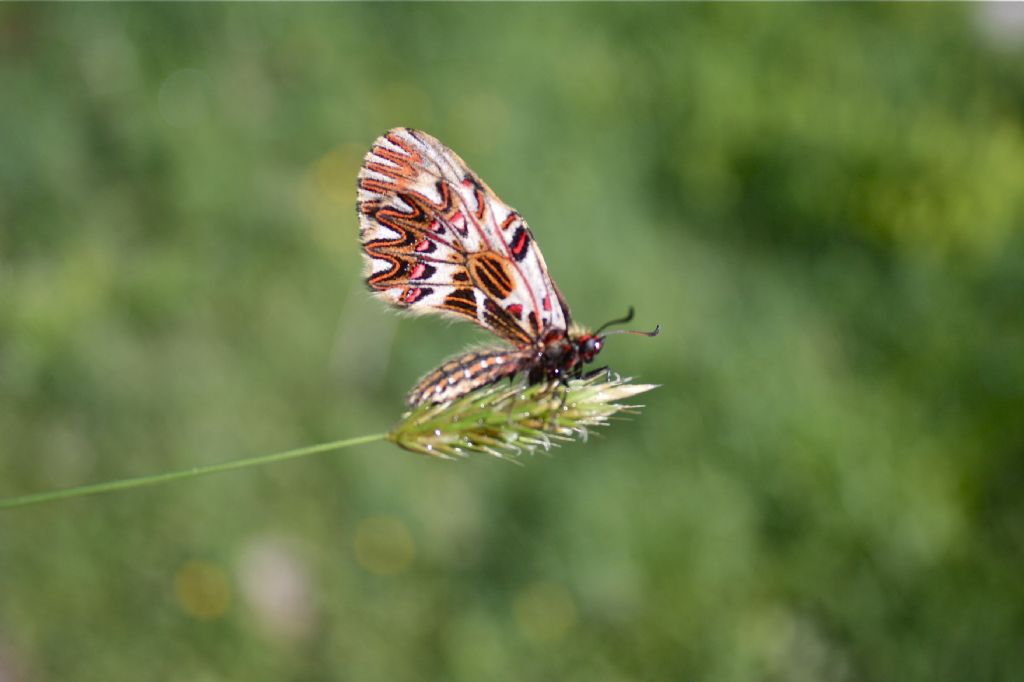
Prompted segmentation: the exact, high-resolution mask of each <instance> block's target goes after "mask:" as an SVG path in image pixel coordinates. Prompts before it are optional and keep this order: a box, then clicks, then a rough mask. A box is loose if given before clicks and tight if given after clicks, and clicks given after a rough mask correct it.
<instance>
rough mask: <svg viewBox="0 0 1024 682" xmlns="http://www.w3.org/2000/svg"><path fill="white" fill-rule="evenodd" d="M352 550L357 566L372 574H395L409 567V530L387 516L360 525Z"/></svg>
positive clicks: (412, 547)
mask: <svg viewBox="0 0 1024 682" xmlns="http://www.w3.org/2000/svg"><path fill="white" fill-rule="evenodd" d="M355 550H356V559H357V560H358V561H359V564H360V565H361V566H362V567H363V568H365V569H366V570H367V571H369V572H370V573H373V574H374V575H398V574H399V573H401V572H402V571H404V570H406V569H407V568H408V567H409V564H410V563H411V562H412V559H413V556H414V555H415V554H416V547H415V545H414V544H413V540H412V534H411V533H410V532H409V528H408V527H407V526H406V525H405V524H404V523H402V522H401V521H399V520H398V519H395V518H392V517H388V516H375V517H370V518H368V519H365V520H363V521H362V522H360V524H359V526H358V527H357V528H356V537H355Z"/></svg>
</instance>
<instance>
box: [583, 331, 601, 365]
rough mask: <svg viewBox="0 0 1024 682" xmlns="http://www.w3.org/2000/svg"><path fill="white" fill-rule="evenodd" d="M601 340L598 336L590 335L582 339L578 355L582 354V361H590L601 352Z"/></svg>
mask: <svg viewBox="0 0 1024 682" xmlns="http://www.w3.org/2000/svg"><path fill="white" fill-rule="evenodd" d="M603 343H604V342H603V341H602V339H601V338H600V337H598V336H591V337H589V338H587V339H585V340H584V341H583V343H582V344H581V345H580V355H581V356H583V361H584V362H590V361H591V360H593V359H594V356H595V355H597V354H598V353H600V352H601V346H602V345H603Z"/></svg>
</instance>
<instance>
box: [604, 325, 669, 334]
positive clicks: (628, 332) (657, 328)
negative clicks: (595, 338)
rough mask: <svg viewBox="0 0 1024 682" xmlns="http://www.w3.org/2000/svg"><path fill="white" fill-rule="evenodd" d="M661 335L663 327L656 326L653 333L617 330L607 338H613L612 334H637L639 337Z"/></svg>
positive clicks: (637, 330) (636, 330)
mask: <svg viewBox="0 0 1024 682" xmlns="http://www.w3.org/2000/svg"><path fill="white" fill-rule="evenodd" d="M660 333H661V325H660V324H659V325H655V327H654V330H653V331H649V332H642V331H640V330H639V329H616V330H615V331H613V332H608V333H607V334H605V336H611V335H612V334H636V335H637V336H657V335H658V334H660Z"/></svg>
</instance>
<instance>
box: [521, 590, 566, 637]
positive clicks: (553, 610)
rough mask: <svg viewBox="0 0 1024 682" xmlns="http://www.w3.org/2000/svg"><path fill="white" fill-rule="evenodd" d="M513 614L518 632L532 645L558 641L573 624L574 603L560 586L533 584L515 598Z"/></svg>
mask: <svg viewBox="0 0 1024 682" xmlns="http://www.w3.org/2000/svg"><path fill="white" fill-rule="evenodd" d="M512 613H513V615H514V616H515V619H516V625H518V626H519V630H520V632H522V633H523V635H524V636H525V637H526V638H528V639H532V640H533V641H535V642H553V641H557V640H560V639H561V638H562V637H564V636H565V635H566V633H568V632H569V630H571V629H572V627H573V625H575V624H576V602H575V601H573V598H572V595H571V594H569V591H568V590H566V589H565V588H564V587H562V586H561V585H554V584H551V583H534V584H532V585H529V586H528V587H526V588H525V589H523V590H522V591H521V592H520V593H519V594H518V595H516V598H515V602H514V603H513V604H512Z"/></svg>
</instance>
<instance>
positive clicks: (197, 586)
mask: <svg viewBox="0 0 1024 682" xmlns="http://www.w3.org/2000/svg"><path fill="white" fill-rule="evenodd" d="M174 594H175V596H176V597H177V598H178V605H179V606H180V607H181V610H182V611H184V612H185V613H187V614H188V615H190V616H192V617H193V618H198V619H199V620H214V619H217V618H220V617H221V616H223V615H224V614H225V612H227V610H228V606H229V605H230V603H231V587H230V586H229V585H228V578H227V575H226V574H225V573H224V571H223V570H222V569H221V568H220V567H219V566H217V565H215V564H212V563H210V562H208V561H188V562H186V563H185V564H183V565H182V566H181V568H179V569H178V572H177V573H175V574H174Z"/></svg>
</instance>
